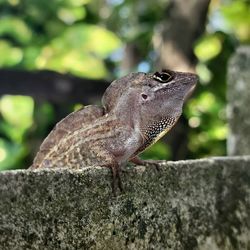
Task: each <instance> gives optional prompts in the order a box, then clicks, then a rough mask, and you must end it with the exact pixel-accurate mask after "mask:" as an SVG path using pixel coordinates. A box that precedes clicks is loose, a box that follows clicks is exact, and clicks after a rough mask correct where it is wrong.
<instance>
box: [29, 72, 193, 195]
mask: <svg viewBox="0 0 250 250" xmlns="http://www.w3.org/2000/svg"><path fill="white" fill-rule="evenodd" d="M196 82H197V76H196V75H195V74H192V73H182V72H175V71H170V70H163V71H162V72H156V73H154V74H151V73H149V74H146V73H132V74H129V75H127V76H125V77H122V78H120V79H118V80H115V81H114V82H112V83H111V85H110V86H109V87H108V88H107V90H106V91H105V93H104V95H103V98H102V104H103V107H99V106H95V105H90V106H86V107H84V108H83V109H81V110H79V111H76V112H73V113H71V114H69V115H68V116H67V117H66V118H64V119H63V120H62V121H60V122H59V123H58V124H57V125H56V126H55V128H54V129H53V130H52V131H51V133H50V134H49V135H48V136H47V138H46V139H45V140H44V142H43V143H42V145H41V147H40V150H39V152H38V153H37V155H36V157H35V159H34V162H33V165H32V166H31V168H33V169H35V168H52V167H67V168H72V169H79V168H83V167H85V166H104V167H109V168H111V170H112V174H113V189H114V190H116V187H117V186H119V187H120V189H121V181H120V170H121V167H122V165H123V164H125V163H126V162H127V161H132V162H136V163H142V164H144V163H145V162H143V161H140V160H139V158H137V155H138V154H140V153H141V152H142V151H144V150H145V149H146V148H148V147H149V146H150V145H152V144H153V143H155V142H156V141H157V140H159V139H160V138H161V137H162V136H163V135H164V134H166V133H167V132H168V131H169V130H170V129H171V128H172V127H173V126H174V124H175V123H176V121H177V120H178V118H179V117H180V115H181V113H182V107H183V103H184V101H185V100H186V99H187V97H188V96H189V95H190V93H191V92H192V90H193V89H194V87H195V85H196Z"/></svg>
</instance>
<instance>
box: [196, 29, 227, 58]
mask: <svg viewBox="0 0 250 250" xmlns="http://www.w3.org/2000/svg"><path fill="white" fill-rule="evenodd" d="M221 49H222V44H221V40H220V38H219V36H218V35H216V34H213V35H207V36H205V37H203V38H202V39H200V40H199V41H198V42H197V44H196V46H195V48H194V53H195V55H196V56H197V57H198V58H199V59H200V60H201V61H208V60H210V59H212V58H214V57H215V56H217V55H218V54H219V53H220V52H221Z"/></svg>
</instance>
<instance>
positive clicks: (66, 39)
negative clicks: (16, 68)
mask: <svg viewBox="0 0 250 250" xmlns="http://www.w3.org/2000/svg"><path fill="white" fill-rule="evenodd" d="M120 45H121V43H120V40H119V39H118V38H117V37H116V36H115V35H114V34H113V33H112V32H110V31H108V30H106V29H104V28H101V27H98V26H95V25H83V24H81V25H74V26H72V27H69V28H68V29H67V30H66V31H65V32H64V33H63V34H62V35H61V36H59V37H57V38H55V39H54V40H52V42H51V43H50V44H49V45H47V46H46V47H44V48H43V50H42V52H41V54H40V56H39V57H38V58H37V60H36V63H37V67H38V68H47V69H53V70H57V71H60V72H71V73H73V74H76V75H79V76H87V77H90V78H101V77H105V76H106V75H107V70H106V67H105V65H104V61H103V59H105V58H106V57H107V56H109V55H110V54H111V53H112V52H113V51H114V50H116V49H117V48H118V47H119V46H120Z"/></svg>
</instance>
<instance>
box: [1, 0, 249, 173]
mask: <svg viewBox="0 0 250 250" xmlns="http://www.w3.org/2000/svg"><path fill="white" fill-rule="evenodd" d="M166 6H167V5H166V2H165V1H162V0H156V1H132V0H107V1H102V0H50V1H49V0H42V1H41V0H24V1H23V0H0V54H1V57H0V67H2V68H3V67H5V68H6V67H9V68H11V67H12V68H20V69H26V70H32V69H52V70H56V71H59V72H69V73H72V74H74V75H77V76H82V77H88V78H105V77H110V76H111V77H117V76H120V75H121V74H122V72H121V71H120V70H119V63H120V62H121V60H122V57H123V52H124V50H123V47H124V44H125V43H127V42H133V43H134V44H138V45H139V46H138V48H139V50H140V51H139V52H140V55H141V58H143V60H141V61H140V62H139V63H138V66H137V68H135V71H139V70H140V71H141V70H144V71H148V70H150V69H151V68H152V65H153V64H154V59H155V57H154V51H153V48H152V44H151V39H152V35H153V32H154V27H155V26H156V24H157V23H159V22H160V21H161V20H162V18H163V15H164V8H165V7H166ZM135 13H136V15H135ZM249 27H250V2H249V1H247V0H231V1H230V0H224V1H219V0H212V1H211V4H210V10H209V14H208V24H207V29H206V32H205V34H204V35H203V36H202V37H200V39H199V40H198V41H197V43H196V44H195V45H194V52H195V55H196V56H197V58H198V64H197V72H198V74H199V76H200V79H201V84H200V86H199V87H198V88H197V90H196V95H195V98H193V99H191V100H190V101H189V103H188V105H187V106H186V108H185V113H184V115H185V116H186V118H187V119H188V122H189V126H190V127H191V128H192V129H191V132H190V134H189V135H188V136H189V144H188V147H189V157H190V158H198V157H203V156H208V155H224V154H225V153H226V146H225V142H226V137H227V131H228V129H227V124H226V115H225V113H226V112H225V104H226V97H225V91H226V84H225V82H226V78H225V77H226V65H227V61H228V58H229V57H230V55H231V54H232V53H233V51H234V50H235V48H236V47H237V46H238V45H239V44H240V43H245V44H249V42H250V29H249ZM34 84H35V83H34ZM54 112H55V111H54V110H53V107H52V106H51V105H50V104H49V103H44V104H42V105H39V106H37V105H35V103H34V100H33V99H32V98H30V97H27V96H3V97H1V99H0V169H1V170H3V169H10V168H20V167H28V165H27V164H28V163H29V159H30V158H32V157H33V156H30V152H31V148H32V147H34V145H35V146H36V143H37V142H36V141H35V139H34V138H36V137H38V138H39V136H40V139H41V137H44V136H45V135H46V134H47V133H48V130H49V129H50V125H51V124H53V122H55V121H54V117H55V115H54ZM44 117H46V119H44ZM31 134H32V135H34V134H35V135H36V137H34V138H33V139H32V138H30V136H31ZM144 156H145V157H149V158H158V159H169V158H171V152H170V149H169V148H168V146H167V145H165V144H164V143H162V142H159V143H157V144H155V145H154V146H153V147H152V148H151V149H150V150H148V151H147V152H145V153H144Z"/></svg>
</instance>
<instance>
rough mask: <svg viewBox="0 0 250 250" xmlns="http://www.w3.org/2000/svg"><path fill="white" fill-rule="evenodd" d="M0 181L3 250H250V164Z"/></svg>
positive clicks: (49, 173) (33, 174) (6, 175)
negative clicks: (116, 182)
mask: <svg viewBox="0 0 250 250" xmlns="http://www.w3.org/2000/svg"><path fill="white" fill-rule="evenodd" d="M122 180H123V185H124V190H125V191H124V193H122V194H120V195H119V196H117V197H114V196H113V195H112V191H111V185H110V181H111V174H110V171H109V170H108V169H105V168H100V167H89V168H84V169H82V170H76V171H73V170H67V169H64V170H63V169H58V170H45V169H44V170H36V171H30V170H17V171H6V172H1V173H0V246H1V249H11V250H14V249H18V250H19V249H119V250H120V249H178V250H180V249H250V213H249V211H250V156H242V157H218V158H208V159H202V160H189V161H179V162H168V163H166V162H163V163H162V164H161V171H160V172H157V171H156V169H154V168H145V167H142V166H138V167H136V168H131V169H129V170H128V171H126V172H125V173H123V175H122Z"/></svg>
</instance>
